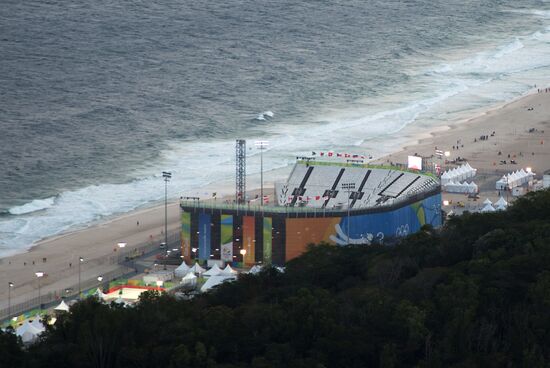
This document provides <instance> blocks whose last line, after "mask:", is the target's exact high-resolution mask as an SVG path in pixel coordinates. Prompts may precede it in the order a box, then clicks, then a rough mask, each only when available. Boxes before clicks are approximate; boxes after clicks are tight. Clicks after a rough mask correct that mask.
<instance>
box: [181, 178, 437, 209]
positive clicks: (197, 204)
mask: <svg viewBox="0 0 550 368" xmlns="http://www.w3.org/2000/svg"><path fill="white" fill-rule="evenodd" d="M438 191H439V183H434V184H433V186H431V188H429V189H427V190H426V192H424V193H412V194H406V195H402V196H400V197H399V198H392V199H391V201H386V202H385V203H382V204H380V205H377V206H376V207H372V208H357V209H355V208H354V209H352V211H353V212H359V211H362V212H368V211H369V210H375V209H376V210H379V209H382V208H391V207H395V206H396V205H399V204H400V203H405V202H408V201H410V200H411V199H413V198H417V197H419V196H420V195H424V194H430V193H432V192H433V193H434V194H435V193H436V192H438ZM419 199H420V198H419ZM180 207H182V208H194V209H203V210H229V211H236V212H254V213H256V212H258V213H277V214H314V213H322V214H327V213H328V214H333V215H334V214H341V213H342V212H343V211H347V210H346V209H342V208H317V207H307V206H304V207H299V206H292V207H290V206H260V205H259V204H252V205H251V204H237V203H224V202H222V203H220V202H217V201H213V200H208V201H186V200H180Z"/></svg>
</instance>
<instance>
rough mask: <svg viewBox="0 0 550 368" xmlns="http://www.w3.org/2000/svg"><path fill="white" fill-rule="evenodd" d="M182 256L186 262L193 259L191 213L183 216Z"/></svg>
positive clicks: (185, 213) (184, 213)
mask: <svg viewBox="0 0 550 368" xmlns="http://www.w3.org/2000/svg"><path fill="white" fill-rule="evenodd" d="M181 254H182V255H183V258H184V259H186V260H189V259H190V257H191V214H190V213H189V212H183V213H182V214H181Z"/></svg>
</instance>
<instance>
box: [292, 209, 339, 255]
mask: <svg viewBox="0 0 550 368" xmlns="http://www.w3.org/2000/svg"><path fill="white" fill-rule="evenodd" d="M338 223H340V218H299V219H286V257H285V259H286V261H289V260H291V259H292V258H295V257H298V256H299V255H300V254H302V253H303V252H304V251H305V250H306V248H307V246H308V244H312V243H313V244H318V243H320V242H322V241H324V242H327V243H330V244H334V243H333V242H332V241H331V240H330V239H329V236H330V235H332V234H334V233H335V230H334V225H336V224H338Z"/></svg>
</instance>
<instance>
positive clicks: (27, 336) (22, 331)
mask: <svg viewBox="0 0 550 368" xmlns="http://www.w3.org/2000/svg"><path fill="white" fill-rule="evenodd" d="M41 333H42V331H41V330H39V329H37V328H36V327H34V326H33V325H32V324H31V323H30V322H29V321H28V320H27V321H25V322H24V323H23V325H21V326H20V327H18V328H17V329H16V330H15V334H16V335H17V336H20V337H21V340H22V341H23V342H24V343H25V344H28V343H30V342H33V341H34V340H35V339H36V338H37V337H38V335H40V334H41Z"/></svg>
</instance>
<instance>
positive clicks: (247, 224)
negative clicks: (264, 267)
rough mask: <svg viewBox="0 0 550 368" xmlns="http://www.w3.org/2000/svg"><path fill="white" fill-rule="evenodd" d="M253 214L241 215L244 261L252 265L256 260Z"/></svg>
mask: <svg viewBox="0 0 550 368" xmlns="http://www.w3.org/2000/svg"><path fill="white" fill-rule="evenodd" d="M255 220H256V218H255V217H253V216H243V249H244V250H246V254H245V256H244V263H245V264H247V265H253V264H254V263H255V262H256V257H255V253H256V237H255V234H256V233H255V227H254V221H255Z"/></svg>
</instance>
